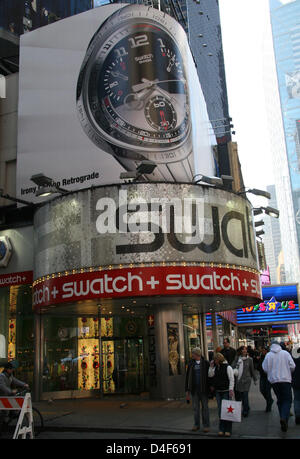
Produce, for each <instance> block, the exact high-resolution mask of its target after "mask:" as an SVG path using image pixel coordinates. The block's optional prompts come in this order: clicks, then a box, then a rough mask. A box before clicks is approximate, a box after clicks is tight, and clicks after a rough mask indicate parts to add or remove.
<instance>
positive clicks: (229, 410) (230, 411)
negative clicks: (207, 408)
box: [227, 405, 234, 413]
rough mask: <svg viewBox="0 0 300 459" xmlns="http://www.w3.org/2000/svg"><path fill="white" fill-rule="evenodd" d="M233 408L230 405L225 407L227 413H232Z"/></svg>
mask: <svg viewBox="0 0 300 459" xmlns="http://www.w3.org/2000/svg"><path fill="white" fill-rule="evenodd" d="M233 410H234V408H232V406H231V405H230V406H229V407H228V408H227V413H233Z"/></svg>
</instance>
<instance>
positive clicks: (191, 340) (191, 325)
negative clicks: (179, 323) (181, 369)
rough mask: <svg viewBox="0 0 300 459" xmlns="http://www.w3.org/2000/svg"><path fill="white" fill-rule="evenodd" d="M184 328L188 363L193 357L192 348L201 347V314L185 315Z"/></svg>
mask: <svg viewBox="0 0 300 459" xmlns="http://www.w3.org/2000/svg"><path fill="white" fill-rule="evenodd" d="M183 328H184V342H185V346H184V348H185V361H186V363H187V362H188V361H189V360H190V358H191V355H192V349H193V348H194V347H200V328H199V316H198V315H197V314H194V315H184V316H183Z"/></svg>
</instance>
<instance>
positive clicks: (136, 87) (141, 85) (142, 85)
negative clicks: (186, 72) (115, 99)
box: [132, 78, 186, 92]
mask: <svg viewBox="0 0 300 459" xmlns="http://www.w3.org/2000/svg"><path fill="white" fill-rule="evenodd" d="M174 81H180V82H181V83H185V82H186V80H185V79H184V78H181V79H177V80H157V79H156V80H154V81H150V80H147V78H142V82H143V83H138V84H135V85H133V86H132V90H133V91H134V92H139V91H142V90H143V89H145V88H151V87H152V86H155V85H157V84H158V83H169V82H174Z"/></svg>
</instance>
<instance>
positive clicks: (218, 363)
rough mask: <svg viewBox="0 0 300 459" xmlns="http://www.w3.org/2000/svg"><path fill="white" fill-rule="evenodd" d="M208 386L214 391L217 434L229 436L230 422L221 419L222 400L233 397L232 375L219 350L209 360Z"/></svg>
mask: <svg viewBox="0 0 300 459" xmlns="http://www.w3.org/2000/svg"><path fill="white" fill-rule="evenodd" d="M208 379H209V380H210V383H209V384H210V386H212V388H213V390H214V391H215V393H216V400H217V405H218V415H219V436H220V437H222V436H224V435H225V437H230V436H231V434H232V422H231V421H225V420H223V419H221V407H222V400H232V399H233V394H234V392H233V388H234V375H233V370H232V368H231V366H230V365H228V362H227V360H226V359H225V357H224V355H223V354H221V353H220V352H217V353H215V355H214V360H213V361H211V362H210V367H209V370H208Z"/></svg>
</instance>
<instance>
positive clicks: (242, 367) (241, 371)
mask: <svg viewBox="0 0 300 459" xmlns="http://www.w3.org/2000/svg"><path fill="white" fill-rule="evenodd" d="M232 368H233V370H234V375H235V376H236V379H235V399H236V400H237V401H241V402H242V416H244V417H247V416H248V414H249V411H250V407H249V390H250V386H251V380H252V379H253V381H254V384H257V376H256V373H255V370H254V365H253V359H252V358H251V357H249V355H248V352H247V347H246V346H241V347H239V348H238V350H237V355H236V357H235V359H234V361H233V362H232Z"/></svg>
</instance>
